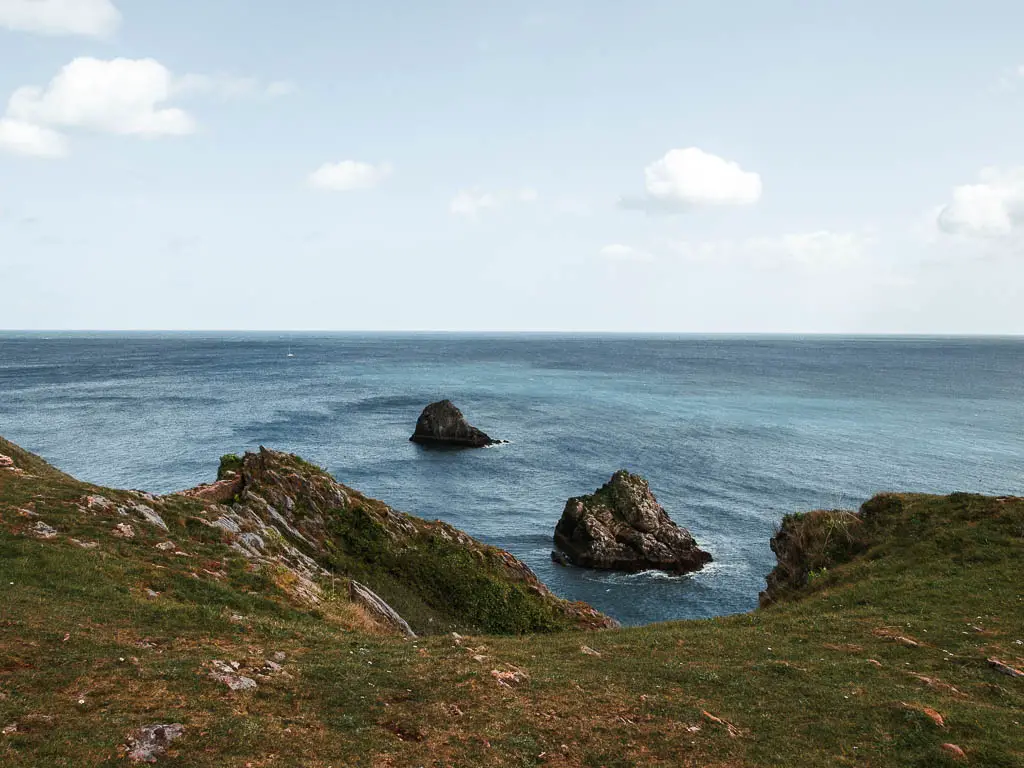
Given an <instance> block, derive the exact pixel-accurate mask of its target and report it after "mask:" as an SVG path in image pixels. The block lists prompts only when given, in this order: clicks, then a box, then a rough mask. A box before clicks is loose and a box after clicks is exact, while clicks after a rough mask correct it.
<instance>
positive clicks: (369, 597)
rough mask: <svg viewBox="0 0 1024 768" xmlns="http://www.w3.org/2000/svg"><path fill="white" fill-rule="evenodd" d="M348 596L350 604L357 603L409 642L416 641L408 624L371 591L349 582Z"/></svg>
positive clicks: (356, 583)
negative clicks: (409, 640) (350, 600)
mask: <svg viewBox="0 0 1024 768" xmlns="http://www.w3.org/2000/svg"><path fill="white" fill-rule="evenodd" d="M348 594H349V597H351V598H352V602H354V603H359V604H360V605H361V606H363V607H364V608H366V610H368V611H369V612H370V613H371V614H372V615H373V616H374V617H375V618H376V619H378V620H379V621H383V622H384V623H385V624H387V625H388V626H390V627H393V628H394V629H396V630H397V631H399V632H401V633H402V634H403V635H405V636H406V637H408V638H409V639H411V640H415V639H416V633H415V632H413V631H412V628H411V627H410V626H409V623H408V622H407V621H406V620H405V619H403V618H402V617H401V616H399V615H398V612H397V611H396V610H395V609H394V608H392V607H391V606H390V605H388V604H387V603H385V602H384V601H383V600H381V599H380V596H379V595H377V593H375V592H374V591H373V590H371V589H369V588H368V587H364V586H363V585H362V584H360V583H359V582H358V581H351V582H349V585H348Z"/></svg>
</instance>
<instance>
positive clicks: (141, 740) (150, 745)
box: [128, 723, 185, 763]
mask: <svg viewBox="0 0 1024 768" xmlns="http://www.w3.org/2000/svg"><path fill="white" fill-rule="evenodd" d="M183 733H185V726H183V725H182V724H181V723H170V724H168V725H147V726H146V727H145V728H140V729H139V730H137V731H135V733H133V734H131V735H130V736H129V737H128V750H129V751H128V759H129V760H131V761H132V762H133V763H155V762H156V759H157V757H158V756H159V755H162V754H163V753H164V752H166V751H167V746H168V745H169V744H170V743H171V742H172V741H174V740H175V739H177V738H179V737H180V736H181V735H182V734H183Z"/></svg>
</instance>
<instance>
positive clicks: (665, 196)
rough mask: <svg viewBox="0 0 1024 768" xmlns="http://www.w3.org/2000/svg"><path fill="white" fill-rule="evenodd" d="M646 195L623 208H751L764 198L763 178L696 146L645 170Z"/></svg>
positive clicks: (673, 153) (675, 151) (671, 154)
mask: <svg viewBox="0 0 1024 768" xmlns="http://www.w3.org/2000/svg"><path fill="white" fill-rule="evenodd" d="M644 176H645V179H646V188H647V194H646V195H645V196H643V197H641V198H639V199H626V200H624V201H623V205H624V206H625V207H628V208H639V209H643V210H650V211H678V210H686V209H688V208H691V207H693V206H700V205H749V204H751V203H756V202H757V201H758V200H760V199H761V187H762V185H761V176H760V175H759V174H757V173H753V172H750V171H744V170H743V169H742V168H741V167H740V166H739V164H738V163H735V162H731V161H729V160H725V159H723V158H721V157H718V156H717V155H712V154H710V153H708V152H705V151H703V150H701V149H698V148H697V147H688V148H686V149H673V150H670V151H669V152H668V153H666V154H665V156H664V157H662V158H661V159H660V160H657V161H655V162H653V163H651V164H650V165H648V166H647V168H646V169H645V170H644Z"/></svg>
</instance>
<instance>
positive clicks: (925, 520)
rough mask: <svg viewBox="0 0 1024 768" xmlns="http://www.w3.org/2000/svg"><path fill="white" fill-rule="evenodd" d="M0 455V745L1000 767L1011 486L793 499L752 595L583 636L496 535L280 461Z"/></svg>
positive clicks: (210, 760) (179, 758)
mask: <svg viewBox="0 0 1024 768" xmlns="http://www.w3.org/2000/svg"><path fill="white" fill-rule="evenodd" d="M0 455H2V456H6V457H9V458H10V462H9V465H8V466H4V464H5V463H7V462H4V461H3V460H2V459H0V589H2V590H3V593H2V595H0V608H2V610H0V730H2V731H3V733H2V735H0V764H3V765H7V764H10V765H25V766H35V765H39V766H44V765H45V766H62V765H66V766H80V765H108V764H109V765H115V764H122V763H126V762H127V761H128V760H129V759H130V753H131V752H132V748H133V747H134V746H136V745H137V742H136V741H133V738H135V739H138V738H139V733H138V730H139V729H140V728H143V727H145V726H151V725H155V724H180V725H181V726H182V727H181V729H180V735H179V731H178V730H177V729H172V731H169V733H173V734H174V735H175V736H177V737H176V738H174V739H173V741H168V743H167V744H165V745H163V746H162V747H161V748H160V750H158V752H157V754H156V757H155V758H154V759H156V760H157V761H158V762H159V763H160V764H161V765H178V766H186V765H187V766H221V765H239V766H242V765H253V766H262V765H274V766H282V765H288V766H290V765H303V766H307V765H308V766H328V765H334V766H338V765H367V766H405V765H517V766H521V765H558V766H595V767H596V766H615V767H617V768H621V767H622V766H648V765H651V766H658V765H664V766H679V765H683V766H685V765H694V766H697V765H700V766H708V765H716V766H748V765H749V766H754V765H758V766H760V765H766V766H769V765H770V766H775V765H778V766H829V765H872V766H890V765H891V766H943V765H960V764H969V765H984V766H1018V765H1021V764H1024V719H1022V717H1021V714H1020V713H1021V712H1022V711H1024V682H1022V679H1021V678H1018V677H1014V676H1012V673H1013V671H1014V669H1020V668H1021V667H1022V666H1024V581H1022V579H1021V577H1020V574H1021V571H1022V563H1024V558H1022V554H1024V500H1022V499H1019V498H991V497H983V496H975V495H968V494H953V495H952V496H948V497H937V496H923V495H910V494H886V495H882V496H878V497H876V498H874V499H872V500H871V501H869V502H868V503H866V504H865V505H864V506H863V508H862V509H861V510H860V511H859V512H858V513H850V512H815V513H809V514H805V515H799V516H790V517H788V518H787V519H786V520H785V521H784V522H783V525H782V528H781V529H780V532H779V535H778V536H776V537H775V539H774V540H773V549H775V551H776V553H777V555H778V558H779V566H778V568H777V569H776V570H775V571H774V572H773V574H772V576H771V577H770V578H769V587H768V590H767V591H766V594H765V596H764V597H763V602H764V604H765V605H766V607H765V608H762V609H761V610H758V611H755V612H753V613H751V614H746V615H741V616H731V617H723V618H719V619H714V620H710V621H693V622H674V623H667V624H660V625H652V626H648V627H643V628H636V629H616V630H610V631H604V632H599V633H594V632H590V631H583V630H585V629H586V628H594V627H600V626H607V622H606V621H605V620H604V617H601V616H600V614H597V613H596V612H594V611H592V609H588V608H587V607H586V606H582V605H579V604H570V603H566V602H565V601H560V600H558V598H556V597H554V596H553V595H551V594H550V593H549V592H547V590H546V588H544V587H543V585H541V584H540V583H539V582H536V579H535V577H533V578H531V577H532V574H531V573H530V572H529V569H526V568H525V566H523V565H522V564H521V563H519V561H517V560H515V558H512V557H511V555H508V554H507V553H503V552H502V551H501V550H496V549H495V548H490V547H486V546H485V545H482V544H480V543H479V542H475V541H474V540H472V539H471V538H470V537H468V536H466V535H465V534H463V533H461V532H460V531H457V530H456V529H454V528H451V527H450V526H446V525H444V524H443V523H439V522H433V523H431V522H427V521H423V520H419V519H417V518H413V517H411V516H408V515H403V514H402V513H399V512H395V511H394V510H391V509H390V508H389V507H387V506H386V505H384V504H382V503H381V502H377V501H374V500H372V499H368V498H366V497H364V496H362V495H361V494H359V493H358V492H356V491H354V490H352V489H350V488H346V487H345V486H342V485H340V484H338V483H336V482H335V481H334V480H333V478H330V476H329V475H327V474H326V473H324V472H322V470H319V469H317V468H315V467H312V466H311V465H309V464H307V463H306V462H304V461H302V460H301V459H299V458H298V457H294V456H289V455H287V454H279V453H276V452H273V451H261V452H259V453H254V454H247V455H246V456H244V457H234V459H233V460H231V461H229V462H227V463H226V465H224V466H222V468H221V472H220V473H219V482H218V484H217V485H216V487H214V486H208V487H207V488H206V489H199V490H198V491H196V492H195V493H192V494H179V495H171V496H163V497H153V496H149V495H148V494H142V493H139V492H135V491H118V490H112V489H105V488H98V487H95V486H91V485H88V484H85V483H81V482H79V481H77V480H75V479H73V478H71V477H68V476H67V475H64V474H62V473H60V472H58V471H57V470H55V469H53V468H52V467H50V466H49V465H48V464H46V462H44V461H43V460H42V459H40V458H38V457H36V456H33V455H32V454H30V453H28V452H26V451H23V450H22V449H20V448H18V447H17V446H14V445H13V444H11V443H8V442H6V441H3V440H2V439H0ZM157 521H159V522H157ZM163 526H166V529H165V528H164V527H163ZM347 578H356V579H358V580H359V581H360V582H362V583H365V584H368V585H370V586H371V588H372V589H374V590H375V591H376V592H378V594H380V595H381V596H382V597H384V598H385V599H386V600H388V602H389V603H390V604H391V605H392V606H393V607H395V609H396V610H398V612H399V613H401V614H402V615H403V616H404V617H405V618H406V619H407V620H408V621H409V622H410V624H412V625H413V627H414V629H416V630H417V631H418V632H421V633H422V632H425V633H428V634H430V633H433V634H430V636H424V637H420V638H417V639H406V638H402V637H398V636H395V635H393V634H391V633H389V632H387V631H386V630H385V629H384V628H383V627H382V626H381V625H379V624H378V623H377V622H376V621H375V620H374V618H373V617H372V616H369V615H368V614H367V613H366V612H365V611H363V610H361V608H360V606H359V605H357V604H355V603H352V602H351V601H350V600H349V599H348V593H347V591H346V590H344V589H342V588H341V585H342V583H343V582H344V580H345V579H347ZM452 630H454V631H455V632H456V634H452ZM555 630H558V631H555ZM502 635H505V636H502ZM994 662H998V665H997V664H996V663H994ZM250 683H251V685H250ZM133 754H135V755H136V756H138V753H137V752H136V753H133Z"/></svg>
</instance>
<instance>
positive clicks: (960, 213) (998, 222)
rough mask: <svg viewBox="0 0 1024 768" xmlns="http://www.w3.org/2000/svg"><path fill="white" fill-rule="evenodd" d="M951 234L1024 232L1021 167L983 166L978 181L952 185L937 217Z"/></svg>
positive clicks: (1004, 234) (1023, 169) (972, 234)
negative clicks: (948, 196) (951, 197)
mask: <svg viewBox="0 0 1024 768" xmlns="http://www.w3.org/2000/svg"><path fill="white" fill-rule="evenodd" d="M935 221H936V224H937V225H938V227H939V229H940V230H942V231H943V232H946V233H947V234H951V235H965V236H968V237H1006V236H1007V235H1012V234H1015V233H1019V232H1022V231H1024V167H1022V168H1010V169H1008V170H1001V169H999V168H985V169H983V170H982V171H981V173H980V174H979V179H978V183H977V184H964V185H962V186H959V187H954V188H953V199H952V201H951V202H950V203H948V204H947V205H945V206H943V207H942V208H941V209H940V210H939V212H938V215H937V216H936V219H935Z"/></svg>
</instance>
